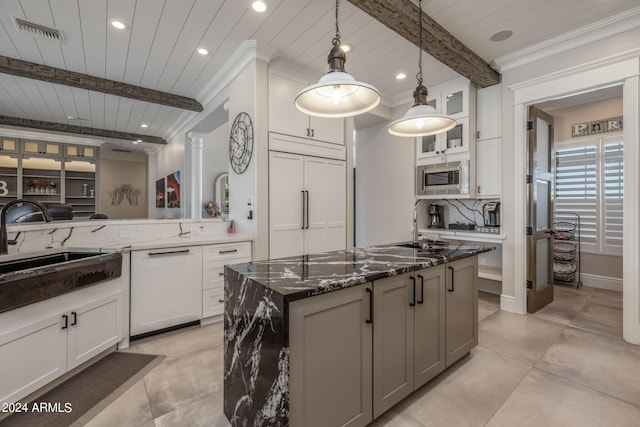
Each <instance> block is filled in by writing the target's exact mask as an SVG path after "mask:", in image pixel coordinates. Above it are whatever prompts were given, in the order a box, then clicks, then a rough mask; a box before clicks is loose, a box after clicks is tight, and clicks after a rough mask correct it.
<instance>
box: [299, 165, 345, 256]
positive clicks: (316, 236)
mask: <svg viewBox="0 0 640 427" xmlns="http://www.w3.org/2000/svg"><path fill="white" fill-rule="evenodd" d="M346 183H347V175H346V164H345V162H344V161H343V160H330V159H323V158H318V157H305V159H304V185H305V190H306V193H305V195H306V199H307V200H306V201H307V207H308V210H307V213H308V221H306V224H305V236H304V246H305V252H304V253H305V254H312V253H318V252H328V251H335V250H341V249H345V248H346V245H347V243H346V241H347V236H346V229H347V227H346V220H347V190H346Z"/></svg>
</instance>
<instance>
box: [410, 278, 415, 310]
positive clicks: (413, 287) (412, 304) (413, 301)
mask: <svg viewBox="0 0 640 427" xmlns="http://www.w3.org/2000/svg"><path fill="white" fill-rule="evenodd" d="M410 279H411V283H412V285H411V287H412V289H413V291H412V294H413V297H412V299H411V301H412V302H410V303H409V306H411V307H415V305H416V278H415V277H413V276H411V277H410Z"/></svg>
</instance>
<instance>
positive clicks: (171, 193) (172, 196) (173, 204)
mask: <svg viewBox="0 0 640 427" xmlns="http://www.w3.org/2000/svg"><path fill="white" fill-rule="evenodd" d="M167 207H168V208H179V207H180V171H175V172H174V173H172V174H171V175H168V176H167Z"/></svg>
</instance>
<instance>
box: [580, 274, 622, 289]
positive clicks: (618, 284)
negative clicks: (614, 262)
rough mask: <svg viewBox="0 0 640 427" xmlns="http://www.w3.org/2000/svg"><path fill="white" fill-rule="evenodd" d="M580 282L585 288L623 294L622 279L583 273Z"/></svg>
mask: <svg viewBox="0 0 640 427" xmlns="http://www.w3.org/2000/svg"><path fill="white" fill-rule="evenodd" d="M580 280H581V281H582V285H583V286H588V287H590V288H598V289H608V290H610V291H618V292H622V279H617V278H615V277H607V276H598V275H595V274H584V273H583V274H581V275H580Z"/></svg>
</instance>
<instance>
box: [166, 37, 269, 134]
mask: <svg viewBox="0 0 640 427" xmlns="http://www.w3.org/2000/svg"><path fill="white" fill-rule="evenodd" d="M256 57H257V42H256V41H255V40H245V41H243V42H242V44H241V45H240V47H239V48H238V49H237V50H236V51H235V52H234V53H233V55H231V57H230V58H229V59H228V60H227V61H226V62H225V63H224V65H223V66H222V67H221V68H220V70H218V72H217V73H216V74H215V76H213V78H212V79H211V80H210V81H209V83H207V85H206V86H205V88H204V89H203V90H202V91H201V92H200V93H199V94H198V96H197V97H196V99H198V100H200V102H201V103H202V105H203V106H204V110H203V111H202V112H200V113H194V112H192V111H184V112H183V113H182V114H181V115H180V117H178V119H177V120H176V121H175V122H174V125H173V126H171V128H169V130H168V131H167V134H168V135H169V137H168V138H167V141H171V140H172V139H173V138H175V137H176V135H178V134H179V133H182V132H181V130H182V129H183V128H185V127H186V126H188V124H189V122H190V121H191V120H193V119H194V118H195V117H196V116H197V115H202V114H203V113H206V114H208V113H209V111H207V107H209V103H211V102H212V101H214V100H215V98H216V96H218V95H219V94H220V93H221V92H222V91H223V90H224V89H225V88H226V87H227V86H229V84H231V82H232V81H233V80H234V79H235V78H236V76H237V75H238V74H240V72H241V71H242V70H244V69H245V68H246V67H247V66H248V65H249V64H250V63H251V61H253V60H254V59H256ZM216 107H217V105H216ZM203 117H206V115H203Z"/></svg>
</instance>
